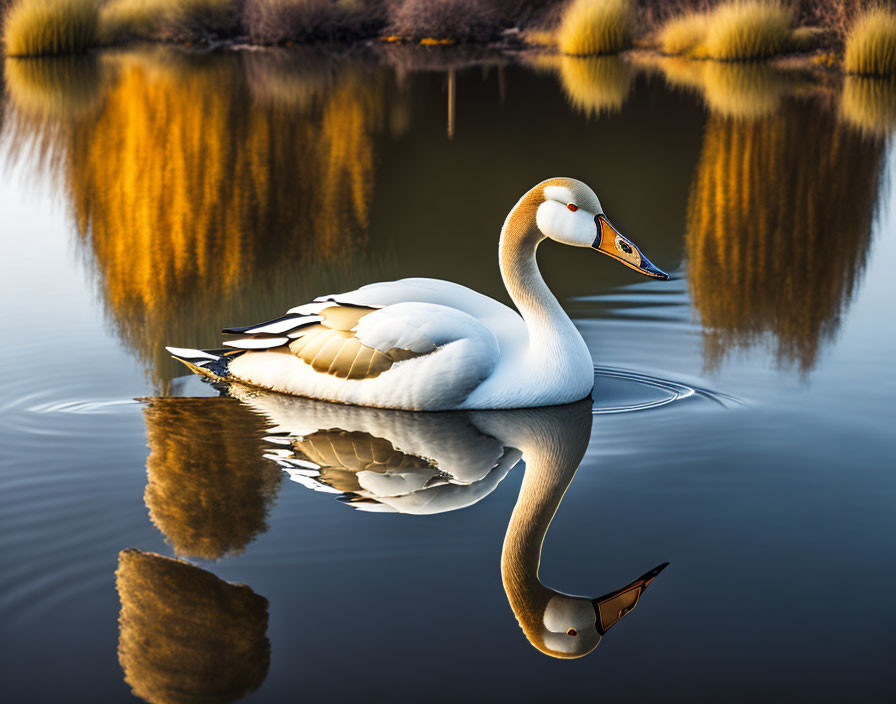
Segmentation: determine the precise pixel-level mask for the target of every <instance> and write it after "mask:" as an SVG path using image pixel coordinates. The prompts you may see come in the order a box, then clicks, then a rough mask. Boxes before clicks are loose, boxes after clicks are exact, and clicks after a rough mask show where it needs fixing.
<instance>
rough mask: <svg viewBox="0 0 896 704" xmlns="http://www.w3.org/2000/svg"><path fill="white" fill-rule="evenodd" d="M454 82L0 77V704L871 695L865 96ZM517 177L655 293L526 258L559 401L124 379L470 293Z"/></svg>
mask: <svg viewBox="0 0 896 704" xmlns="http://www.w3.org/2000/svg"><path fill="white" fill-rule="evenodd" d="M454 56H455V55H454V54H424V55H422V57H421V56H415V55H409V54H405V53H402V52H400V51H396V52H383V53H378V54H375V55H371V56H359V57H357V58H353V59H346V58H344V57H343V58H339V57H334V56H328V55H325V54H310V53H309V54H304V53H297V54H284V55H278V54H268V53H251V52H247V53H244V54H241V55H236V54H231V55H203V56H197V55H189V54H182V53H178V52H176V51H159V50H154V49H147V50H138V51H133V52H128V53H121V54H109V55H104V56H101V57H97V58H95V59H91V60H89V61H80V62H76V63H71V62H68V61H66V62H55V61H44V60H40V61H38V60H34V61H27V62H25V61H20V62H7V64H6V66H5V76H6V97H5V99H4V102H3V103H0V119H2V137H0V174H2V175H0V211H2V213H3V237H2V255H0V296H2V300H3V306H2V309H0V312H2V326H3V330H4V333H5V344H4V345H3V348H2V349H3V351H2V365H0V382H2V386H3V389H4V393H3V397H2V399H0V443H2V447H3V452H2V455H0V546H2V553H0V554H2V557H3V565H4V569H3V570H2V573H0V633H2V654H3V658H2V661H3V664H2V690H0V691H2V698H3V700H4V701H15V702H56V701H90V702H94V701H125V700H129V699H132V698H134V697H139V698H142V699H145V700H147V701H151V702H194V701H203V702H215V701H231V700H234V699H238V698H240V697H246V699H247V700H252V701H265V702H267V701H292V700H295V699H299V698H304V699H309V698H310V699H311V700H317V699H324V698H326V700H328V701H355V700H358V699H359V698H364V699H365V700H379V699H386V698H389V699H390V700H395V701H420V700H423V699H425V700H431V701H450V700H456V699H459V698H464V699H467V700H473V701H479V700H494V699H496V698H502V699H505V698H506V699H511V698H513V699H515V700H521V701H539V700H554V699H556V698H557V697H560V696H573V697H581V696H583V695H584V696H593V697H602V698H605V699H607V700H608V701H645V700H662V701H688V702H690V701H699V700H703V701H717V700H719V699H724V700H727V701H737V700H742V701H754V700H756V699H758V698H760V697H761V698H763V699H766V700H768V699H771V700H784V699H786V700H813V701H844V700H853V701H885V700H889V699H890V697H891V696H892V685H893V676H892V659H893V658H892V655H893V647H892V633H893V629H894V627H896V606H894V602H893V599H892V594H893V593H894V592H896V568H894V560H893V555H894V550H896V467H894V461H893V456H894V451H896V441H894V436H893V430H892V428H893V411H892V408H893V405H892V398H893V396H894V394H896V375H894V373H893V370H892V366H891V360H892V349H893V344H894V342H896V317H894V315H893V308H892V306H893V300H894V293H896V283H894V278H893V273H892V271H893V262H894V261H896V216H894V210H893V189H894V187H896V179H894V175H896V174H894V169H896V161H894V159H893V157H892V155H891V152H890V150H889V149H888V146H887V142H886V133H887V130H888V127H889V125H888V124H887V115H886V114H885V112H886V111H885V110H883V109H878V108H880V104H884V105H886V104H887V101H888V100H890V99H891V97H892V96H888V95H887V94H886V90H889V89H887V88H886V86H884V87H880V86H875V85H873V84H871V85H865V84H861V83H857V84H852V85H846V86H845V87H844V88H843V90H842V92H841V89H840V87H839V86H827V87H825V86H819V85H816V84H814V83H813V82H812V81H811V79H806V78H802V77H797V78H794V77H784V76H781V75H779V74H776V73H774V72H771V71H768V70H765V69H762V68H757V67H748V68H739V67H717V66H711V65H706V64H699V65H698V66H696V67H694V66H688V65H686V64H675V63H672V64H666V65H649V66H640V67H635V66H633V65H631V64H627V63H623V62H620V61H616V60H601V61H591V62H587V61H581V60H563V61H560V60H552V59H541V60H537V61H532V62H529V63H511V62H507V61H505V60H500V59H495V58H491V57H485V58H483V59H481V60H478V61H472V60H471V61H469V62H467V63H464V62H462V61H460V60H455V59H454ZM881 91H884V93H883V96H882V94H881ZM875 101H877V102H875ZM553 175H570V176H577V177H580V178H583V179H585V180H586V181H588V182H589V183H591V184H592V185H593V186H594V187H595V189H596V190H597V191H598V193H599V194H600V197H601V200H602V202H603V204H604V207H605V209H606V211H607V213H608V214H609V216H610V217H611V218H612V219H613V221H614V223H615V224H616V225H617V226H618V227H619V228H620V230H621V231H622V232H624V233H625V234H627V235H628V236H630V237H632V238H633V239H634V240H635V241H636V242H637V243H638V244H639V245H640V246H641V247H642V248H643V250H644V252H645V253H646V254H647V255H648V256H649V257H650V258H651V260H652V261H654V262H655V263H656V264H657V265H658V266H661V267H662V268H664V269H666V270H667V271H671V272H674V275H673V278H672V280H671V281H668V282H655V281H649V280H646V279H641V278H638V277H636V275H634V274H633V273H631V272H630V271H629V270H627V269H624V268H622V267H618V266H615V265H613V263H612V262H611V261H610V260H608V259H606V258H604V257H597V256H596V255H593V254H590V255H589V254H588V253H582V252H581V251H579V250H572V249H563V248H561V247H560V246H556V245H546V246H544V247H543V248H542V249H543V251H542V252H541V253H540V258H541V261H542V263H543V269H544V271H545V275H546V278H547V279H548V281H549V282H550V283H551V284H552V285H553V287H554V289H555V290H556V291H557V292H558V295H560V296H561V298H562V300H563V302H564V305H565V306H566V307H567V309H568V310H570V311H571V312H572V314H573V315H574V318H575V321H576V323H577V325H578V326H579V328H580V329H581V331H582V333H583V334H584V336H585V338H586V340H587V341H588V344H589V346H590V348H591V350H592V353H593V356H594V359H595V363H596V364H597V365H598V367H597V369H596V371H595V373H596V389H595V392H594V399H593V401H592V402H590V403H589V402H585V403H583V404H578V405H573V406H571V407H567V408H559V409H540V410H536V411H513V412H504V413H498V412H496V413H483V414H436V415H430V416H427V415H423V416H420V415H416V416H415V415H414V414H402V413H394V412H393V413H390V412H383V411H372V410H365V409H353V408H348V407H333V406H329V405H327V404H320V403H313V402H308V401H302V400H300V399H282V398H277V397H275V396H270V395H262V394H247V393H246V392H245V391H241V390H239V389H231V390H227V389H216V388H213V387H212V386H210V385H208V384H204V383H202V382H201V381H199V380H198V379H196V378H195V377H188V376H184V370H183V369H182V368H180V367H178V366H176V365H175V364H174V363H173V362H171V361H170V360H169V359H168V358H167V355H166V354H165V353H164V351H163V350H162V345H163V344H179V345H184V346H206V347H208V346H214V345H215V344H216V341H217V337H216V331H217V330H218V329H219V328H220V327H222V326H223V325H226V324H243V323H248V322H254V321H256V320H263V319H267V318H270V317H274V316H276V315H279V314H280V312H281V311H282V310H284V309H285V308H287V307H289V306H291V305H294V304H296V303H299V302H302V301H304V300H306V299H307V298H309V297H311V296H313V295H317V294H320V293H324V292H329V291H335V290H343V289H347V288H352V287H355V286H356V285H359V284H362V283H365V282H368V281H371V280H377V279H388V278H394V277H398V276H407V275H423V276H436V277H442V278H448V279H452V280H455V281H458V282H460V283H464V284H467V285H470V286H472V287H474V288H477V289H479V290H482V291H484V292H486V293H489V294H492V295H496V296H503V295H504V294H503V292H502V289H501V286H500V280H499V277H498V273H497V266H496V256H495V250H496V242H497V234H498V230H499V228H500V225H501V223H502V221H503V217H504V215H505V214H506V212H507V210H508V209H509V208H510V207H511V206H512V204H513V203H514V202H515V201H516V199H517V198H518V197H519V196H520V195H521V194H522V193H523V192H525V191H526V190H527V189H528V188H529V187H530V186H531V185H533V184H534V183H536V182H538V181H539V180H541V179H543V178H546V177H548V176H553ZM521 383H524V380H521ZM524 445H525V446H526V447H528V448H529V449H530V451H531V450H532V448H535V451H534V452H533V458H534V459H533V460H532V461H530V462H529V465H528V466H527V467H524V466H523V464H521V463H517V460H518V459H519V456H520V450H521V449H522V447H523V446H524ZM309 462H311V463H313V464H314V465H317V466H321V467H323V468H324V469H323V470H322V471H321V472H320V476H312V475H315V474H316V472H310V471H308V469H307V468H308V466H309V464H308V463H309ZM577 466H578V471H576V467H577ZM284 467H285V469H286V470H288V471H284ZM573 475H574V476H573ZM524 476H525V482H524V481H523V480H524ZM567 486H568V490H567V491H566V493H565V495H564V493H563V492H564V490H565V489H566V488H567ZM561 499H562V504H561ZM515 506H516V511H514V507H515ZM555 510H556V516H555V518H554V520H553V521H552V522H551V515H552V514H553V512H554V511H555ZM549 523H550V528H549V530H548V524H549ZM545 531H547V535H546V538H545V541H544V546H543V551H542V552H541V555H540V559H541V565H540V573H539V576H540V579H541V583H539V582H538V580H537V579H536V570H537V567H538V559H539V548H540V539H541V536H542V535H543V534H544V532H545ZM505 535H506V536H507V542H506V543H505ZM128 548H135V549H136V550H135V551H126V550H128ZM150 553H151V554H150ZM156 555H160V556H163V557H164V558H172V557H178V558H181V559H182V560H184V561H186V562H175V561H172V560H170V559H161V558H159V557H156ZM666 561H668V562H669V563H670V566H669V567H668V568H667V569H666V570H665V571H664V572H663V573H662V574H661V575H660V576H659V577H657V578H656V580H655V581H654V582H653V583H652V584H651V585H650V587H649V589H647V590H646V591H645V592H643V594H642V596H641V599H640V602H639V603H638V607H637V610H636V611H635V612H634V613H632V614H631V615H627V616H625V617H624V619H623V620H622V621H620V622H619V623H618V624H616V625H615V626H613V628H612V630H610V631H609V632H608V633H607V634H606V636H605V637H604V638H603V640H602V641H601V642H600V644H599V646H598V647H597V648H596V649H595V650H594V651H593V652H592V653H591V654H589V655H587V656H586V657H583V658H581V659H576V660H569V659H561V658H556V657H551V656H549V655H548V654H546V651H547V652H549V653H553V655H557V654H561V653H562V652H564V649H565V652H566V653H567V654H579V653H578V650H583V651H584V650H588V649H589V648H590V647H591V646H593V642H584V640H583V639H585V635H584V634H582V635H577V636H575V637H570V638H571V640H570V639H568V638H566V636H564V635H563V634H553V635H551V636H550V637H545V636H544V633H543V632H542V631H540V630H539V629H541V628H542V624H543V623H544V621H543V619H542V614H543V613H544V610H545V604H546V603H547V601H548V600H549V598H550V597H551V595H552V594H554V593H555V592H553V591H550V589H554V590H558V591H561V592H565V593H569V594H581V595H587V596H589V597H599V596H602V595H605V594H608V593H610V592H613V591H615V590H618V589H620V588H621V587H623V586H625V585H627V584H628V583H630V582H631V581H632V580H633V579H635V578H637V577H638V576H639V575H641V574H643V573H645V572H647V571H648V570H650V569H651V568H653V567H654V566H656V565H658V564H660V563H663V562H666ZM187 563H189V564H187ZM502 563H503V565H504V568H503V569H502ZM511 573H512V575H513V576H511V577H508V575H510V574H511ZM502 576H503V579H502ZM222 580H223V581H222ZM225 582H228V583H239V584H242V585H245V586H239V587H237V586H232V585H230V584H226V583H225ZM542 584H543V585H544V586H542ZM629 596H630V595H629ZM620 598H622V599H623V600H624V598H625V596H623V597H620ZM620 603H623V602H618V601H617V602H613V603H611V604H610V605H609V607H608V608H609V612H613V611H615V614H616V616H618V613H619V612H620V611H622V610H624V608H622V607H619V604H620ZM626 605H630V603H629V602H624V603H623V606H626ZM611 616H612V614H611ZM612 620H613V618H610V621H611V622H612ZM521 626H522V628H521Z"/></svg>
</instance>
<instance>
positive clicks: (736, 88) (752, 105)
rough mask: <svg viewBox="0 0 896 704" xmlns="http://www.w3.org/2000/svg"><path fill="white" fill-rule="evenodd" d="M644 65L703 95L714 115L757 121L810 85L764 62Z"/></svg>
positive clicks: (667, 60)
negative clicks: (790, 96)
mask: <svg viewBox="0 0 896 704" xmlns="http://www.w3.org/2000/svg"><path fill="white" fill-rule="evenodd" d="M640 62H641V63H642V64H643V65H644V66H645V67H648V68H658V69H659V70H660V72H661V73H662V74H663V76H664V78H665V80H666V83H667V84H668V85H669V86H670V87H672V88H676V89H680V90H687V91H693V92H696V93H697V94H699V95H700V96H701V97H702V98H703V101H704V103H705V104H706V108H707V109H708V110H709V111H710V112H711V113H712V114H714V115H717V116H720V117H731V118H737V119H742V120H755V119H759V118H762V117H767V116H769V115H773V114H774V113H776V112H777V111H778V110H779V109H780V107H781V105H782V103H783V101H784V99H785V98H786V97H787V96H788V95H791V94H793V93H797V92H799V91H800V90H802V89H803V87H804V86H805V85H806V82H805V80H804V79H803V77H802V76H800V75H799V74H796V73H795V72H793V71H782V70H780V69H777V68H774V67H772V66H769V65H767V64H764V63H761V62H759V63H729V62H720V61H693V60H690V59H682V58H676V57H662V58H656V57H646V58H641V59H640Z"/></svg>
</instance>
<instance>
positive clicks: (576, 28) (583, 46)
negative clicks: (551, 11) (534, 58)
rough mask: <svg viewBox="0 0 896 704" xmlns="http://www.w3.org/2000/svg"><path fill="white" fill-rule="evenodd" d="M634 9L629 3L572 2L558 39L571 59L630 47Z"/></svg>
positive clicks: (607, 0)
mask: <svg viewBox="0 0 896 704" xmlns="http://www.w3.org/2000/svg"><path fill="white" fill-rule="evenodd" d="M634 23H635V9H634V7H633V6H632V3H631V2H630V0H572V2H571V3H570V4H569V6H568V7H567V8H566V11H565V13H564V14H563V20H562V22H561V24H560V28H559V30H558V33H557V36H558V40H559V45H560V51H562V52H563V53H564V54H569V55H572V56H597V55H601V54H614V53H616V52H619V51H622V50H623V49H626V48H628V47H629V46H631V43H632V34H633V31H634Z"/></svg>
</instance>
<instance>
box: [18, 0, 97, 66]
mask: <svg viewBox="0 0 896 704" xmlns="http://www.w3.org/2000/svg"><path fill="white" fill-rule="evenodd" d="M98 23H99V4H98V2H97V0H19V1H18V2H16V3H15V4H14V5H12V6H11V7H10V8H9V11H8V13H7V16H6V23H5V26H4V28H3V44H4V47H5V50H6V54H7V55H8V56H49V55H54V54H75V53H80V52H83V51H86V50H87V49H88V48H89V47H91V46H92V45H93V44H95V42H96V37H97V28H98Z"/></svg>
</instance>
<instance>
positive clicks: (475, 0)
mask: <svg viewBox="0 0 896 704" xmlns="http://www.w3.org/2000/svg"><path fill="white" fill-rule="evenodd" d="M503 19H504V17H503V13H502V12H501V11H500V8H499V7H498V5H497V4H496V3H495V2H489V1H488V0H402V2H400V3H398V4H396V5H395V6H394V8H393V10H392V12H391V18H390V24H389V31H390V32H392V33H394V34H396V35H398V36H401V37H407V38H411V39H424V38H433V39H454V40H457V41H470V42H485V41H489V40H492V39H495V38H496V37H497V36H498V35H499V34H500V32H501V30H502V29H503V28H504V22H503Z"/></svg>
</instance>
